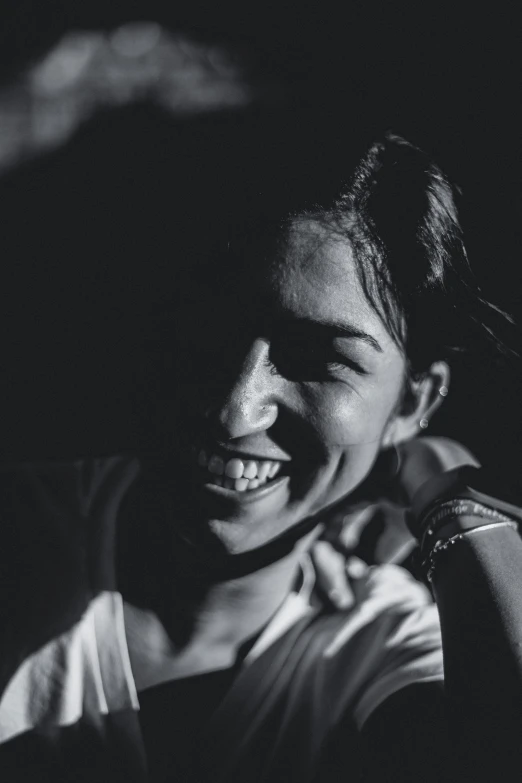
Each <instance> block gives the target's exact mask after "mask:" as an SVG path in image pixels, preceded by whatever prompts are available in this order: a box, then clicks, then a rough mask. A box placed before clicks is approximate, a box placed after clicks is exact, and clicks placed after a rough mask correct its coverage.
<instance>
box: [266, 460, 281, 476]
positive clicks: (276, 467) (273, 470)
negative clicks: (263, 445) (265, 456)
mask: <svg viewBox="0 0 522 783" xmlns="http://www.w3.org/2000/svg"><path fill="white" fill-rule="evenodd" d="M282 467H283V466H282V464H281V463H280V462H272V463H271V465H270V468H269V469H268V478H271V479H272V478H274V476H277V474H278V473H279V471H280V470H281V468H282Z"/></svg>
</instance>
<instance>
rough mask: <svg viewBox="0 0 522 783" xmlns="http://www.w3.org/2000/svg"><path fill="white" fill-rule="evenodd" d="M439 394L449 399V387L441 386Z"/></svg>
mask: <svg viewBox="0 0 522 783" xmlns="http://www.w3.org/2000/svg"><path fill="white" fill-rule="evenodd" d="M439 394H440V396H441V397H447V396H448V387H447V386H441V387H440V389H439Z"/></svg>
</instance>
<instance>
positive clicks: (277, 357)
mask: <svg viewBox="0 0 522 783" xmlns="http://www.w3.org/2000/svg"><path fill="white" fill-rule="evenodd" d="M265 361H266V364H267V366H269V367H270V371H271V373H272V374H275V375H282V376H284V377H286V378H288V379H289V380H301V381H304V380H308V381H314V380H317V381H319V380H335V374H336V373H342V372H347V371H348V372H355V373H356V374H357V375H361V376H363V375H368V372H367V371H366V370H365V369H364V368H363V367H362V366H361V365H360V364H359V363H358V362H356V361H355V360H354V359H352V358H350V357H347V356H345V355H344V354H339V353H338V352H337V351H335V350H332V349H331V347H330V348H329V349H328V351H323V350H321V349H317V348H312V347H311V346H310V347H308V348H306V347H300V348H299V350H291V349H288V348H287V349H286V350H284V351H283V350H281V349H279V350H278V349H277V348H274V347H273V348H271V351H270V355H269V356H268V357H267V358H266V360H265Z"/></svg>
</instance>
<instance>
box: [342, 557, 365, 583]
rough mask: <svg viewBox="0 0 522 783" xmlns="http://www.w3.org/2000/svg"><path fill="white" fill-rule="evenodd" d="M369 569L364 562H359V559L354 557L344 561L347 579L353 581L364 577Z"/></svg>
mask: <svg viewBox="0 0 522 783" xmlns="http://www.w3.org/2000/svg"><path fill="white" fill-rule="evenodd" d="M369 569H370V566H369V565H368V564H367V563H365V562H364V560H361V558H360V557H356V556H355V555H352V556H351V557H349V558H348V560H347V561H346V573H347V574H348V577H349V579H353V580H354V581H355V580H357V579H362V578H363V577H365V576H366V574H367V573H368V571H369Z"/></svg>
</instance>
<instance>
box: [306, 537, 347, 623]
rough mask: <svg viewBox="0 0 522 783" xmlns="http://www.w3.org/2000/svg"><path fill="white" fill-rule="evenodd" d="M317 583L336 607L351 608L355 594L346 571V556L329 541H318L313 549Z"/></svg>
mask: <svg viewBox="0 0 522 783" xmlns="http://www.w3.org/2000/svg"><path fill="white" fill-rule="evenodd" d="M312 561H313V563H314V567H315V571H316V575H317V584H318V587H319V589H320V590H321V592H322V593H323V594H324V595H325V596H326V598H327V599H328V601H329V602H330V604H331V605H332V606H333V607H334V608H335V609H349V608H350V607H351V606H353V604H354V595H353V591H352V588H351V586H350V582H349V579H348V575H347V573H346V560H345V557H344V556H343V555H342V554H340V553H339V552H337V551H336V550H335V549H334V548H333V547H332V545H331V544H329V543H328V542H327V541H317V542H316V544H315V545H314V547H313V549H312Z"/></svg>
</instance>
